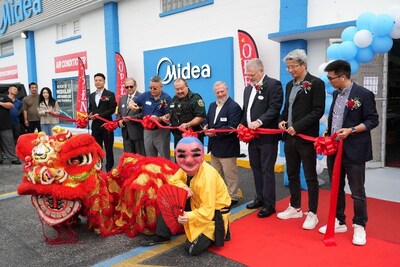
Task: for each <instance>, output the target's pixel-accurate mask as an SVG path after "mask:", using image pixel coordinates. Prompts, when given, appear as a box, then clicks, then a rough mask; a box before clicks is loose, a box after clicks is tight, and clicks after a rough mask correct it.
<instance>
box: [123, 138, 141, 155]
mask: <svg viewBox="0 0 400 267" xmlns="http://www.w3.org/2000/svg"><path fill="white" fill-rule="evenodd" d="M122 142H123V144H124V152H127V153H136V154H140V155H142V156H146V152H145V149H144V140H143V139H138V140H131V139H129V138H123V140H122Z"/></svg>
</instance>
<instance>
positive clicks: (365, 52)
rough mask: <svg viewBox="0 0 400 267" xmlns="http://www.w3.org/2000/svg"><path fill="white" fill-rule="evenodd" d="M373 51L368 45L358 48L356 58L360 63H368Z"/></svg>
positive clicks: (372, 57)
mask: <svg viewBox="0 0 400 267" xmlns="http://www.w3.org/2000/svg"><path fill="white" fill-rule="evenodd" d="M374 56H375V53H374V51H373V50H372V48H371V47H370V46H367V47H364V48H358V51H357V55H356V60H357V61H358V62H360V63H369V62H371V61H372V60H373V59H374Z"/></svg>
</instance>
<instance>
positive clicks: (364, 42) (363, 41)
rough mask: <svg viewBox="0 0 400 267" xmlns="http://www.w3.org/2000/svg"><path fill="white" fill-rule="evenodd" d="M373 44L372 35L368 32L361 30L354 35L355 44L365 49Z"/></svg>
mask: <svg viewBox="0 0 400 267" xmlns="http://www.w3.org/2000/svg"><path fill="white" fill-rule="evenodd" d="M371 43H372V33H371V32H370V31H368V30H360V31H358V32H357V33H356V34H355V35H354V44H355V45H356V46H358V47H359V48H364V47H367V46H369V45H370V44H371Z"/></svg>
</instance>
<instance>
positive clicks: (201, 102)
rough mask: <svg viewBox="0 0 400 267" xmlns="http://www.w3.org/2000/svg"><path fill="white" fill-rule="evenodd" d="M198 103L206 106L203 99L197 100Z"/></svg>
mask: <svg viewBox="0 0 400 267" xmlns="http://www.w3.org/2000/svg"><path fill="white" fill-rule="evenodd" d="M197 104H198V105H199V106H200V107H204V102H203V100H202V99H199V100H197Z"/></svg>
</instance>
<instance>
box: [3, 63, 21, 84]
mask: <svg viewBox="0 0 400 267" xmlns="http://www.w3.org/2000/svg"><path fill="white" fill-rule="evenodd" d="M17 78H18V67H17V65H13V66H8V67H4V68H0V81H4V80H10V79H17Z"/></svg>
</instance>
